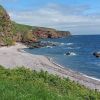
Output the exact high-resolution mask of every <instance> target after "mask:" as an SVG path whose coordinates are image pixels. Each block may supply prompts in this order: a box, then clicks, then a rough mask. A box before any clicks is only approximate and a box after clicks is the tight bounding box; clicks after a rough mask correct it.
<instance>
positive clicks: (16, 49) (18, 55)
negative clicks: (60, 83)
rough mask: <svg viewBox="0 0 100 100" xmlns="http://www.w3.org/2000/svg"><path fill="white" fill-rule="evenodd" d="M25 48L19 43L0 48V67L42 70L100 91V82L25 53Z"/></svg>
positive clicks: (39, 56) (43, 58)
mask: <svg viewBox="0 0 100 100" xmlns="http://www.w3.org/2000/svg"><path fill="white" fill-rule="evenodd" d="M24 48H27V47H26V46H25V45H23V44H21V43H17V44H16V45H15V46H11V47H1V48H0V65H2V66H4V67H5V68H11V69H12V68H15V67H22V66H24V67H26V68H30V69H32V70H37V71H40V70H44V71H48V72H49V73H50V74H55V75H59V76H60V77H65V78H67V77H68V78H69V79H70V80H72V81H75V82H78V83H79V84H81V85H84V86H85V87H87V88H90V89H97V90H98V91H100V80H99V79H95V78H92V77H89V76H86V75H84V74H81V73H78V72H75V71H72V70H70V69H68V68H64V67H62V66H60V65H58V64H56V63H55V62H54V61H53V60H52V59H51V58H50V59H49V58H47V57H45V56H42V55H33V54H30V53H27V52H25V51H24V50H23V49H24Z"/></svg>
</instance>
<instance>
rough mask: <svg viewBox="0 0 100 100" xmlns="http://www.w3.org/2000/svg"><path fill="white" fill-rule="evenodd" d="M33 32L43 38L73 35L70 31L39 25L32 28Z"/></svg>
mask: <svg viewBox="0 0 100 100" xmlns="http://www.w3.org/2000/svg"><path fill="white" fill-rule="evenodd" d="M32 34H33V35H35V36H37V37H41V38H60V37H65V36H69V35H71V34H70V32H69V31H58V30H56V29H53V28H44V27H37V28H35V29H33V30H32Z"/></svg>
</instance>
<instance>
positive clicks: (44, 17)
mask: <svg viewBox="0 0 100 100" xmlns="http://www.w3.org/2000/svg"><path fill="white" fill-rule="evenodd" d="M90 9H91V7H89V6H88V5H80V6H64V5H57V4H49V5H47V6H45V7H42V8H40V9H37V10H33V9H31V10H21V11H9V14H10V16H11V18H12V19H13V20H15V21H16V22H19V23H23V24H29V25H33V26H44V27H53V28H56V29H60V30H70V31H72V33H73V34H77V33H79V32H81V33H82V32H83V33H85V32H90V30H93V32H95V31H98V32H100V30H99V27H100V14H88V13H87V12H88V11H89V10H90Z"/></svg>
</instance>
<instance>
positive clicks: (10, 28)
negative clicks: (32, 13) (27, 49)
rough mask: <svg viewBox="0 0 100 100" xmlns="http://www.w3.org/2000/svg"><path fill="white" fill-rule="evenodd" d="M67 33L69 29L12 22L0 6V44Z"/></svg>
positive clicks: (33, 40) (57, 36) (34, 40)
mask: <svg viewBox="0 0 100 100" xmlns="http://www.w3.org/2000/svg"><path fill="white" fill-rule="evenodd" d="M69 35H70V32H69V31H58V30H56V29H52V28H45V27H33V26H29V25H23V24H18V23H16V22H13V21H11V20H10V16H9V15H8V13H7V12H6V10H5V9H4V8H3V7H2V6H0V46H5V45H12V44H13V43H14V42H16V41H18V42H36V41H38V39H40V38H60V37H65V36H69Z"/></svg>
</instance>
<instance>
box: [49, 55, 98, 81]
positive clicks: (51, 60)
mask: <svg viewBox="0 0 100 100" xmlns="http://www.w3.org/2000/svg"><path fill="white" fill-rule="evenodd" d="M47 59H48V60H49V61H50V62H51V63H53V64H55V65H56V66H58V67H60V68H63V69H65V70H69V71H72V72H75V73H77V74H80V75H82V76H84V77H87V78H91V79H93V80H96V81H100V79H99V78H96V77H92V76H89V75H86V74H84V73H81V72H77V71H74V70H72V69H70V68H66V67H64V66H62V65H60V64H58V63H56V62H55V61H54V60H53V59H52V58H51V57H47Z"/></svg>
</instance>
